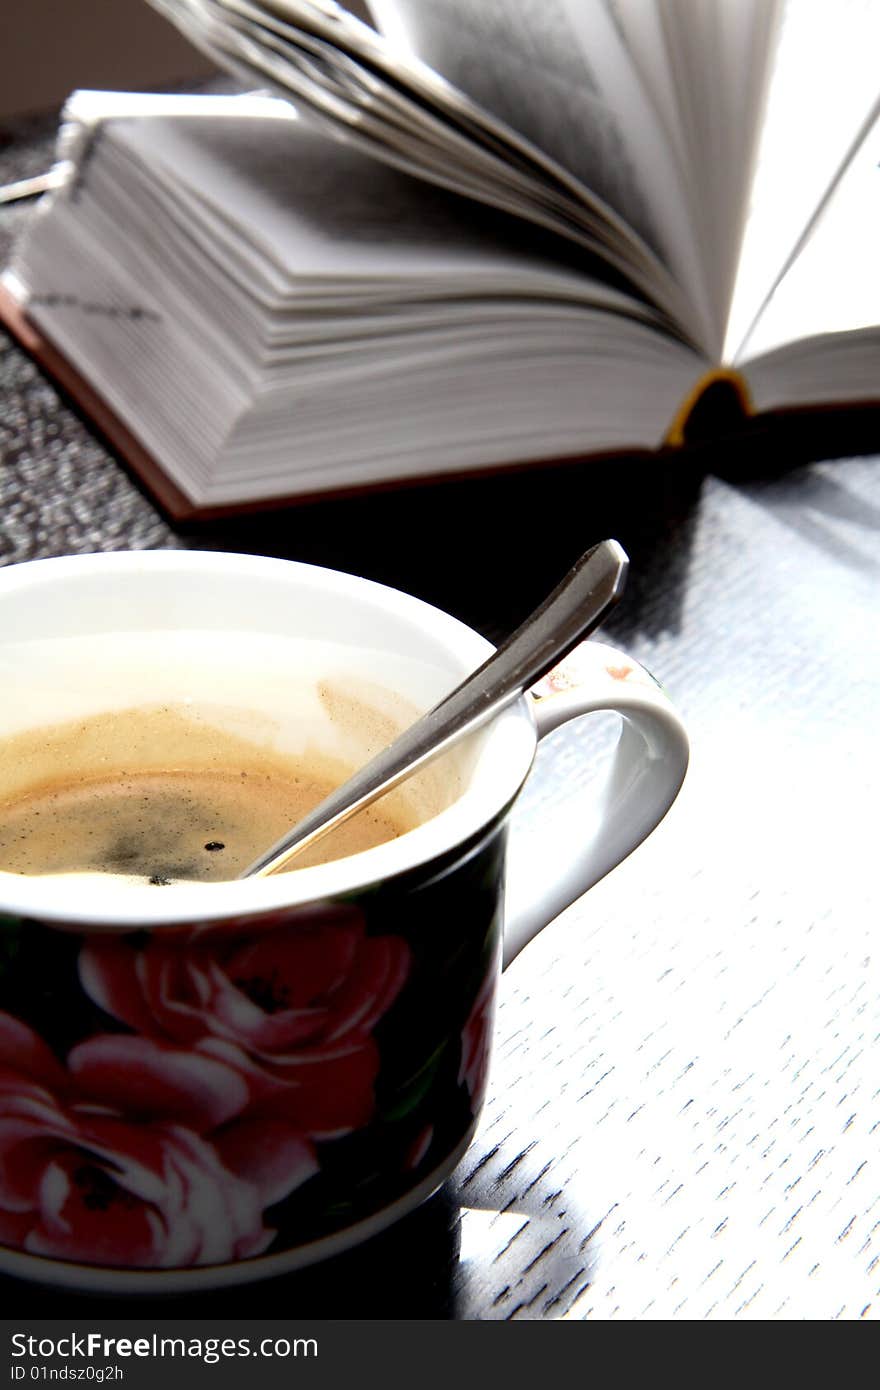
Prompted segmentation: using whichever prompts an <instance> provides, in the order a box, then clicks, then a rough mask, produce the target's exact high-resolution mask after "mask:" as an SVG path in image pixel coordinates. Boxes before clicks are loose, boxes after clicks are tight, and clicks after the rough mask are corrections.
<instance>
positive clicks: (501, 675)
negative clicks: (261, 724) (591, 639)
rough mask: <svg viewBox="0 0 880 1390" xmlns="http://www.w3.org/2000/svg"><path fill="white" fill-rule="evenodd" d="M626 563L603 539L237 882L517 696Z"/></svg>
mask: <svg viewBox="0 0 880 1390" xmlns="http://www.w3.org/2000/svg"><path fill="white" fill-rule="evenodd" d="M628 565H629V560H628V559H627V556H626V553H625V551H624V550H623V548H622V547H621V546H620V545H618V543H617V541H613V540H607V541H601V542H600V544H599V545H596V546H593V548H592V549H591V550H588V551H587V552H586V554H585V555H582V556H581V558H580V559H579V560H578V562H577V564H575V565H574V567H573V568H572V569H571V570H570V571H569V573H568V574H567V575H566V576H565V578H564V579H563V580H562V582H561V583H560V584H558V585H557V586H556V588H555V589H554V590H553V592H552V593H551V594H549V595H548V596H547V598H545V599H544V601H543V603H541V604H539V605H538V607H537V608H536V609H535V610H534V612H533V613H532V614H530V616H529V617H528V618H526V620H525V622H524V623H522V624H521V625H520V626H519V627H518V628H517V629H516V631H515V632H513V633H512V634H511V636H510V637H508V638H507V639H506V640H505V641H504V642H503V643H502V644H501V646H500V647H498V648H497V650H496V651H494V652H493V653H492V655H491V656H490V657H488V658H487V660H486V661H484V662H483V664H482V666H479V667H478V668H477V670H476V671H474V672H473V674H472V675H470V676H467V677H466V678H465V679H464V680H463V681H462V683H461V684H460V685H458V686H456V688H455V689H454V690H453V691H452V692H451V693H450V694H449V695H446V696H444V698H443V699H442V700H440V702H439V703H438V704H436V705H435V706H434V707H433V709H430V710H428V712H427V714H423V715H422V716H421V718H419V719H417V720H416V722H415V723H414V724H411V725H410V727H409V728H408V729H405V730H404V731H403V733H402V734H399V735H398V737H397V738H396V739H394V740H393V741H392V742H391V743H390V744H389V745H388V746H387V748H384V749H382V751H381V752H379V753H377V754H376V756H375V757H374V758H371V760H370V761H369V762H368V763H366V764H365V766H364V767H362V768H361V769H360V770H359V771H358V772H355V773H354V774H353V776H351V777H349V778H348V780H347V781H345V782H343V784H342V785H341V786H340V787H337V788H336V790H335V791H333V792H331V793H330V795H329V796H328V797H325V799H324V800H323V801H322V802H320V803H319V804H318V805H317V806H315V807H314V808H313V809H312V810H311V811H309V813H308V815H306V816H304V817H303V819H302V820H301V821H299V823H298V824H297V825H295V826H293V827H292V828H291V829H290V830H289V831H288V832H287V833H286V834H285V835H283V836H282V837H281V839H280V840H276V842H275V844H274V845H272V846H271V847H270V848H269V849H267V850H266V851H265V853H264V854H261V855H260V857H259V858H258V859H255V860H254V862H253V863H252V864H249V865H248V867H247V868H246V869H245V870H244V871H243V873H241V874H240V875H239V877H240V878H250V877H252V876H254V875H264V874H270V873H275V872H276V871H277V870H278V869H281V868H283V867H284V865H285V864H286V863H287V862H288V861H289V860H290V859H292V858H293V856H294V855H295V854H297V853H298V852H299V851H300V850H302V849H305V847H306V845H311V844H314V842H315V840H317V839H318V838H319V837H320V836H322V835H325V834H326V833H327V832H328V831H329V830H332V829H333V827H334V826H337V825H339V824H340V823H341V822H342V821H344V820H347V819H348V817H349V816H352V815H354V814H355V812H356V811H360V810H362V809H363V808H364V807H365V806H369V805H370V804H371V803H372V802H373V801H375V800H376V799H377V798H378V797H380V796H383V795H384V793H385V792H388V791H391V789H392V788H393V787H396V786H397V785H398V783H400V782H402V781H403V780H404V778H406V777H409V776H410V774H411V773H413V772H415V771H416V769H417V768H420V767H424V765H425V763H427V762H428V761H429V760H430V759H431V758H435V757H437V756H438V755H439V754H440V753H443V752H445V751H446V749H447V748H449V747H451V746H452V744H454V743H456V742H457V741H458V740H459V739H460V738H463V737H464V735H465V734H469V733H472V732H473V730H474V729H476V728H478V727H479V726H480V725H481V724H485V723H486V722H487V721H488V720H489V719H492V718H493V716H494V715H496V714H498V713H499V712H500V711H501V710H502V709H504V707H505V706H506V705H509V704H512V703H513V701H514V700H517V699H519V697H520V695H522V694H523V692H524V691H526V690H528V689H529V687H530V686H532V685H534V684H535V683H536V682H537V681H539V680H540V679H541V677H542V676H545V675H546V674H547V672H548V671H551V670H552V669H553V667H554V666H555V665H556V664H557V662H559V661H561V660H562V659H563V657H565V656H567V655H568V653H569V652H570V651H571V650H572V648H573V647H575V646H577V644H578V642H580V641H582V640H583V638H584V637H586V635H587V633H589V632H592V631H593V629H594V628H595V627H596V626H597V625H598V624H599V622H600V621H601V619H602V618H603V617H604V616H605V614H606V613H607V612H608V610H609V608H611V607H612V605H613V604H614V603H616V602H617V600H618V599H619V598H620V595H621V593H622V592H623V585H624V580H625V578H626V571H627V568H628Z"/></svg>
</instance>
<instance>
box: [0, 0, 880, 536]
mask: <svg viewBox="0 0 880 1390" xmlns="http://www.w3.org/2000/svg"><path fill="white" fill-rule="evenodd" d="M151 3H154V4H155V5H156V7H157V8H158V9H160V10H161V11H162V12H163V13H164V14H166V15H167V17H168V18H169V20H170V21H172V22H173V23H175V24H177V25H178V26H179V27H180V28H181V29H182V30H183V31H184V32H185V33H186V34H187V35H188V36H189V37H190V38H191V39H192V40H193V41H194V42H195V43H196V44H198V45H199V46H200V47H201V48H202V49H203V50H204V51H205V52H207V53H208V54H210V55H211V56H212V57H213V58H214V59H215V60H216V61H217V62H218V63H219V64H221V65H222V66H223V67H225V68H226V69H228V70H229V71H230V72H232V73H233V74H235V76H236V77H237V78H239V79H241V80H242V82H243V83H244V84H246V86H247V87H248V88H249V89H250V90H249V91H248V92H247V93H244V94H242V95H240V96H176V97H169V96H143V95H140V96H138V95H133V94H126V93H106V92H105V93H96V92H77V93H75V94H74V95H73V96H72V97H71V99H70V100H69V101H68V103H67V106H66V108H65V111H64V113H63V118H62V123H61V128H60V132H59V141H58V162H57V180H56V181H57V184H58V186H57V187H56V188H55V189H54V190H53V191H52V192H51V193H48V194H46V195H45V196H44V198H43V200H42V202H41V204H40V205H39V206H38V207H37V208H36V209H35V210H34V213H33V216H32V217H31V219H30V220H29V222H28V223H27V225H26V227H25V230H24V233H23V235H22V236H21V237H20V239H19V241H18V244H17V246H16V248H15V250H14V253H13V256H12V259H11V261H10V264H9V265H8V266H7V267H6V270H5V272H4V275H3V281H2V292H0V293H2V311H3V314H4V317H5V318H6V320H7V322H8V323H10V324H11V325H12V326H13V328H14V330H15V331H16V332H18V334H19V336H20V337H21V338H22V340H23V341H25V342H26V343H27V344H28V346H30V347H31V348H32V350H33V351H34V352H35V353H36V354H37V355H38V356H40V357H41V358H42V360H43V361H44V362H45V363H46V364H47V365H48V367H49V368H50V370H52V371H53V372H55V374H56V375H57V376H59V378H60V379H61V380H62V381H63V382H64V383H65V384H66V385H67V386H68V388H69V389H70V390H72V391H73V392H74V394H76V395H78V396H79V398H80V399H81V400H82V401H83V403H84V405H85V407H86V408H87V409H89V410H90V411H91V413H92V414H93V415H94V416H95V418H96V420H98V422H99V423H100V424H101V426H102V427H103V428H104V429H105V431H106V433H107V434H108V436H109V438H110V439H111V440H112V441H113V442H114V443H115V444H116V445H117V446H118V448H119V450H120V451H121V453H122V454H123V455H124V456H125V457H126V458H127V459H128V460H129V462H131V463H132V464H133V466H134V467H136V468H137V469H138V470H139V471H140V472H141V473H142V475H143V476H144V478H145V479H146V480H147V482H148V483H149V485H150V486H151V487H152V488H153V489H154V491H155V492H156V495H157V496H158V497H159V499H160V500H161V501H162V502H163V503H164V504H165V505H166V506H167V507H168V509H169V510H170V511H171V512H172V513H174V514H176V515H179V516H185V515H189V514H206V515H207V514H211V513H214V512H220V511H224V510H227V509H237V508H240V507H244V506H253V505H265V504H270V503H276V502H278V501H280V500H282V499H284V500H289V499H294V498H297V497H300V498H301V497H308V496H315V495H325V494H327V493H339V492H347V491H350V490H353V489H360V488H365V487H371V486H376V485H387V484H389V483H393V482H396V481H400V480H403V479H414V478H432V479H433V478H437V477H440V476H445V475H450V474H461V473H466V472H470V471H476V470H485V469H488V468H494V467H500V466H510V465H514V464H525V463H535V462H540V461H544V460H559V459H562V458H583V457H584V456H586V455H592V454H607V453H609V452H611V451H614V450H620V449H627V450H629V449H644V448H648V449H653V448H656V447H658V446H660V445H661V444H663V443H664V442H665V443H667V444H669V443H673V444H675V443H680V442H681V440H682V438H683V437H684V433H685V429H686V423H687V419H688V416H689V413H690V412H691V410H692V409H693V406H694V404H695V402H696V401H697V400H698V399H699V398H700V396H701V393H702V392H703V391H704V390H705V388H706V386H707V383H709V382H712V381H715V380H718V379H722V380H727V381H729V382H730V383H731V385H732V387H733V389H734V390H735V392H736V393H737V396H738V399H739V401H740V404H741V407H742V410H743V412H745V413H759V412H766V411H779V410H790V409H796V408H804V407H813V406H824V407H827V406H835V405H836V406H841V405H845V404H847V403H852V402H873V401H875V400H877V399H878V397H880V327H878V325H880V276H878V275H877V271H876V248H877V245H878V244H880V175H878V162H880V119H878V113H880V66H878V64H877V61H876V55H877V53H878V52H880V5H875V4H867V3H864V0H837V3H835V4H834V5H833V6H820V5H805V4H799V3H797V0H788V3H786V0H702V3H699V4H695V3H694V2H693V0H541V3H540V4H538V3H537V0H491V3H488V0H487V3H486V4H485V5H484V4H480V5H474V4H473V3H472V0H372V5H371V9H372V12H373V15H374V18H375V21H376V25H377V27H376V28H372V27H370V26H369V25H367V24H365V23H363V22H361V21H359V20H357V19H356V18H354V17H353V16H352V15H351V14H350V13H349V12H347V11H346V10H344V9H342V8H341V7H339V6H336V5H334V4H333V3H332V0H151ZM817 90H818V91H821V93H822V100H821V101H819V100H817V97H816V93H817Z"/></svg>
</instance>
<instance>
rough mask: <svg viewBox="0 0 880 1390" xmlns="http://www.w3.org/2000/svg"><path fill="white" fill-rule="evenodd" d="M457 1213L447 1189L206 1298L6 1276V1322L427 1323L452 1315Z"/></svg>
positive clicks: (0, 1297)
mask: <svg viewBox="0 0 880 1390" xmlns="http://www.w3.org/2000/svg"><path fill="white" fill-rule="evenodd" d="M458 1248H459V1209H458V1205H457V1203H456V1202H455V1200H454V1197H453V1196H452V1194H451V1191H450V1190H449V1189H448V1188H442V1189H441V1190H440V1191H439V1192H437V1193H435V1195H434V1196H433V1197H432V1198H431V1199H430V1200H429V1201H428V1202H426V1203H425V1204H424V1205H423V1206H422V1207H420V1208H419V1209H418V1210H417V1211H414V1212H412V1213H411V1214H410V1215H409V1216H407V1217H405V1218H404V1219H403V1220H402V1221H399V1222H398V1223H397V1224H396V1225H395V1226H392V1227H391V1228H389V1230H387V1231H385V1232H383V1233H382V1234H380V1235H378V1236H375V1237H374V1238H373V1239H372V1240H370V1241H366V1242H365V1243H364V1244H363V1245H359V1246H357V1247H356V1248H355V1249H353V1250H351V1251H348V1252H346V1253H345V1254H342V1255H337V1256H336V1257H335V1258H333V1259H330V1260H325V1261H323V1262H322V1263H320V1264H316V1265H312V1266H310V1267H309V1268H308V1269H305V1270H301V1271H299V1272H297V1273H295V1274H290V1275H286V1276H284V1277H282V1278H276V1279H271V1280H263V1281H261V1282H259V1283H255V1284H243V1285H240V1286H237V1287H233V1288H228V1289H216V1290H208V1291H206V1292H204V1293H191V1294H166V1295H157V1296H151V1295H149V1294H146V1295H131V1294H129V1295H115V1296H114V1295H86V1294H77V1293H73V1292H71V1291H70V1290H67V1289H54V1288H47V1287H43V1286H40V1285H37V1284H30V1283H26V1282H24V1281H22V1280H18V1279H9V1278H5V1279H0V1301H2V1305H3V1309H4V1317H6V1318H27V1319H35V1318H56V1317H61V1316H63V1317H65V1318H70V1319H73V1320H74V1321H76V1320H80V1319H85V1318H90V1317H97V1316H103V1317H105V1318H123V1317H130V1318H186V1319H197V1318H210V1319H214V1318H290V1317H297V1318H346V1319H350V1318H354V1319H366V1318H370V1319H372V1318H389V1319H401V1318H406V1319H410V1318H429V1319H448V1318H452V1317H453V1316H454V1312H453V1292H452V1289H453V1275H454V1271H455V1266H456V1262H457V1259H458Z"/></svg>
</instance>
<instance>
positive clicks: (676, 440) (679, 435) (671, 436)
mask: <svg viewBox="0 0 880 1390" xmlns="http://www.w3.org/2000/svg"><path fill="white" fill-rule="evenodd" d="M718 386H724V387H727V388H732V390H733V392H734V393H735V395H736V397H737V400H738V403H739V407H740V409H741V410H742V413H743V414H744V415H754V414H755V408H754V405H753V403H752V398H751V394H750V392H749V388H748V384H747V382H746V380H745V378H744V377H743V376H742V375H741V374H740V373H739V372H735V371H733V370H732V368H729V367H714V368H712V370H711V371H708V372H704V373H703V375H702V376H701V377H700V378H699V379H698V380H697V381H696V382H695V384H694V386H693V388H692V390H690V391H689V392H688V394H687V395H686V396H685V398H684V400H683V401H682V403H681V405H680V406H679V408H678V410H677V412H676V414H675V416H674V418H673V420H672V424H671V425H670V426H669V429H668V430H667V432H666V438H665V440H664V444H665V445H666V446H667V447H668V448H672V449H676V448H681V446H682V445H683V444H684V443H685V442H686V439H687V435H688V425H689V423H690V421H691V418H692V416H693V415H694V413H695V412H696V410H697V407H698V405H699V404H700V402H701V401H702V400H703V397H704V396H706V394H707V393H708V392H709V391H712V390H714V389H715V388H716V387H718Z"/></svg>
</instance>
